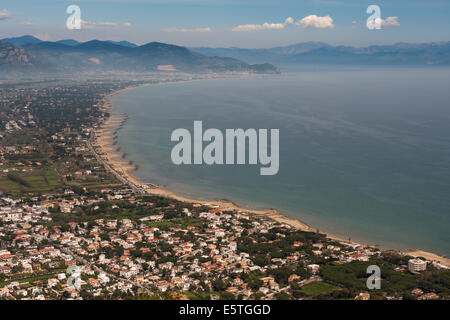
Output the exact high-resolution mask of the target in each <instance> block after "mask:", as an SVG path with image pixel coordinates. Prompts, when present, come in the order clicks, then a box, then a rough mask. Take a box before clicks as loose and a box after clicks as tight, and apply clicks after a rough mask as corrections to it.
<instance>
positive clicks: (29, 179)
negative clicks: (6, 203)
mask: <svg viewBox="0 0 450 320" xmlns="http://www.w3.org/2000/svg"><path fill="white" fill-rule="evenodd" d="M13 173H14V175H16V176H18V177H20V178H21V179H23V180H24V181H25V182H26V184H24V183H19V182H17V181H14V180H13V179H11V178H10V177H8V175H7V174H5V173H2V174H1V175H0V191H3V192H5V193H11V194H20V193H24V192H48V191H52V190H54V189H55V188H57V187H59V186H60V185H61V184H60V181H59V179H58V175H57V173H56V172H55V171H54V170H53V169H50V168H45V169H40V170H35V171H33V172H31V173H30V172H26V173H24V172H13Z"/></svg>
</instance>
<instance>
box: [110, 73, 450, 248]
mask: <svg viewBox="0 0 450 320" xmlns="http://www.w3.org/2000/svg"><path fill="white" fill-rule="evenodd" d="M449 84H450V69H444V70H437V69H391V70H376V69H368V70H350V71H342V70H341V71H335V72H323V71H320V72H303V73H298V74H284V75H282V76H273V77H270V78H259V79H239V80H213V81H207V80H205V81H198V82H191V83H178V84H164V85H155V86H152V87H143V88H139V89H136V90H133V91H129V92H126V93H123V94H120V95H118V96H117V97H116V99H115V101H114V107H115V111H116V112H119V113H123V112H126V113H128V114H129V116H130V117H129V120H128V122H127V123H126V125H125V126H124V128H123V129H122V130H121V131H120V134H119V145H120V147H121V148H122V151H123V152H126V153H127V154H128V155H129V156H128V158H129V159H131V160H133V161H135V162H136V163H138V164H139V165H140V169H139V171H138V172H136V175H137V176H138V177H140V178H142V179H144V180H146V181H148V182H153V183H156V184H160V185H163V186H165V187H167V188H169V189H171V190H173V191H176V192H179V193H182V194H184V195H187V196H191V197H194V198H200V199H230V200H232V201H234V202H236V203H238V204H240V205H242V206H247V207H256V208H277V209H279V210H280V211H281V212H283V213H285V214H287V215H290V216H292V217H297V218H300V219H301V220H303V221H305V222H306V223H308V224H310V225H311V226H313V227H316V228H319V229H320V230H323V231H326V232H329V233H333V234H337V235H340V236H344V237H351V238H352V239H354V240H358V241H361V242H363V243H370V244H377V245H380V246H383V247H390V248H397V249H405V248H420V249H425V250H429V251H432V252H436V253H440V254H446V255H449V254H450V87H449ZM194 120H202V121H203V127H204V130H205V129H206V128H218V129H221V130H225V128H244V129H247V128H268V129H270V128H279V129H280V171H279V173H278V175H276V176H260V175H259V167H260V166H259V165H257V166H226V165H223V166H206V165H203V166H193V165H191V166H189V165H182V166H175V165H173V164H172V162H171V158H170V152H171V149H172V147H173V146H174V144H175V143H172V142H171V141H170V135H171V133H172V131H173V130H174V129H176V128H186V129H188V130H190V131H191V132H192V130H193V121H194Z"/></svg>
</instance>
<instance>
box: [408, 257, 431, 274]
mask: <svg viewBox="0 0 450 320" xmlns="http://www.w3.org/2000/svg"><path fill="white" fill-rule="evenodd" d="M408 269H409V271H411V272H418V271H424V270H426V269H427V262H426V261H424V260H421V259H410V260H409V261H408Z"/></svg>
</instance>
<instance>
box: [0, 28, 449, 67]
mask: <svg viewBox="0 0 450 320" xmlns="http://www.w3.org/2000/svg"><path fill="white" fill-rule="evenodd" d="M244 61H245V62H244ZM274 64H276V65H279V66H283V67H285V66H295V65H399V66H405V65H416V66H421V65H423V66H426V65H438V66H439V65H450V42H434V43H421V44H413V43H396V44H393V45H373V46H367V47H352V46H332V45H330V44H327V43H324V42H303V43H298V44H294V45H290V46H284V47H274V48H269V49H242V48H208V47H196V48H186V47H182V46H176V45H171V44H166V43H160V42H150V43H147V44H144V45H137V44H134V43H131V42H129V41H100V40H91V41H87V42H79V41H76V40H72V39H65V40H60V41H55V42H50V41H42V40H40V39H38V38H36V37H33V36H29V35H27V36H22V37H17V38H6V39H1V40H0V71H1V70H7V71H8V70H14V71H17V70H21V71H24V70H25V71H27V72H30V71H31V70H35V71H38V72H43V71H50V72H64V73H68V72H69V73H73V72H83V71H91V72H96V71H99V72H101V71H131V72H148V71H155V70H166V71H171V70H177V71H183V72H223V71H241V72H242V71H244V72H254V73H277V72H279V69H278V68H277V67H275V66H274Z"/></svg>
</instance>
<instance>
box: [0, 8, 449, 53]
mask: <svg viewBox="0 0 450 320" xmlns="http://www.w3.org/2000/svg"><path fill="white" fill-rule="evenodd" d="M71 4H76V5H78V6H79V7H80V9H81V19H82V20H83V23H82V29H81V30H68V29H67V28H65V22H66V19H67V17H68V16H69V15H68V14H67V13H66V8H67V7H68V6H69V5H71ZM371 4H375V5H378V6H379V7H380V9H381V19H383V20H382V28H381V29H380V30H368V29H367V28H366V20H367V18H368V17H369V15H368V14H367V13H366V9H367V7H368V5H371ZM449 15H450V1H449V0H386V1H375V0H369V1H366V0H276V1H275V0H272V1H269V0H131V1H124V0H84V1H83V0H78V1H76V0H70V1H67V0H39V1H35V0H29V1H24V0H12V1H11V0H2V1H1V2H0V38H5V37H12V36H20V35H24V34H31V35H35V36H38V37H40V38H42V39H45V40H61V39H68V38H70V39H76V40H79V41H86V40H91V39H101V40H108V39H109V40H124V39H125V40H129V41H132V42H135V43H138V44H143V43H147V42H150V41H162V42H168V43H175V44H180V45H186V46H212V47H232V46H238V47H247V48H263V47H274V46H279V45H288V44H294V43H298V42H304V41H325V42H328V43H331V44H347V45H356V46H365V45H371V44H389V43H395V42H432V41H449V40H450V37H449V34H450V33H449V30H450V19H449ZM289 17H290V18H292V20H290V19H288V20H286V19H287V18H289ZM302 19H303V20H302ZM286 21H287V22H286ZM265 23H266V24H265Z"/></svg>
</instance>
